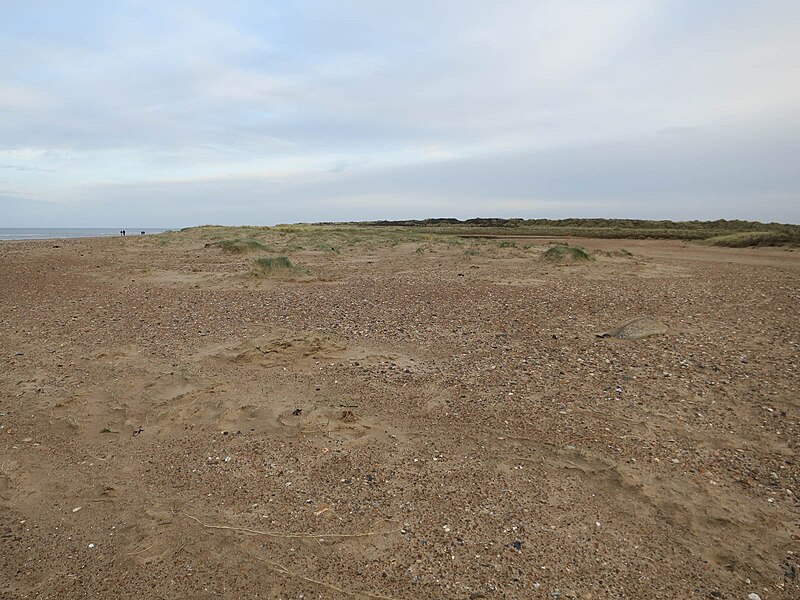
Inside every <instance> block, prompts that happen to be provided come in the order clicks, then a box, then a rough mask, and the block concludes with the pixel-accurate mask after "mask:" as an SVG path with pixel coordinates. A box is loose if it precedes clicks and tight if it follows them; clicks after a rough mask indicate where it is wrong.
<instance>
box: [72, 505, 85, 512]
mask: <svg viewBox="0 0 800 600" xmlns="http://www.w3.org/2000/svg"><path fill="white" fill-rule="evenodd" d="M82 508H83V507H82V506H76V507H75V508H73V509H72V512H74V513H76V512H78V511H79V510H80V509H82Z"/></svg>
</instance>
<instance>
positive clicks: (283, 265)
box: [253, 256, 308, 277]
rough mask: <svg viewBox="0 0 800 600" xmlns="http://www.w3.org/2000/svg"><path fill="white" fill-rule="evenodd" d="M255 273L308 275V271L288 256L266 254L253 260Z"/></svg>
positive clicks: (263, 274) (271, 275)
mask: <svg viewBox="0 0 800 600" xmlns="http://www.w3.org/2000/svg"><path fill="white" fill-rule="evenodd" d="M253 273H254V274H255V275H257V276H265V277H275V276H288V277H296V276H300V275H306V274H307V273H308V272H307V271H306V270H305V269H302V268H300V267H298V266H297V265H296V264H294V263H293V262H292V261H291V260H289V258H288V257H286V256H265V257H263V258H257V259H255V260H254V261H253Z"/></svg>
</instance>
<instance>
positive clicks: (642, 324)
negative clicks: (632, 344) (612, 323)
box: [596, 317, 667, 340]
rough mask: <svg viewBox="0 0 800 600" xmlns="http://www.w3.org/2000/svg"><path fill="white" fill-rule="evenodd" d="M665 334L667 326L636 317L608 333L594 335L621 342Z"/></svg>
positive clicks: (655, 320)
mask: <svg viewBox="0 0 800 600" xmlns="http://www.w3.org/2000/svg"><path fill="white" fill-rule="evenodd" d="M666 332H667V326H666V325H665V324H664V323H662V322H661V321H659V320H658V319H654V318H652V317H636V318H635V319H630V320H628V321H625V322H624V323H620V324H619V325H617V326H616V327H612V328H611V329H609V330H608V331H603V332H601V333H598V334H596V335H597V337H601V338H609V337H612V338H619V339H621V340H638V339H641V338H645V337H648V336H651V335H662V334H664V333H666Z"/></svg>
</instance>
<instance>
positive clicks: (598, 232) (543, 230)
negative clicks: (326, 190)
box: [339, 219, 800, 245]
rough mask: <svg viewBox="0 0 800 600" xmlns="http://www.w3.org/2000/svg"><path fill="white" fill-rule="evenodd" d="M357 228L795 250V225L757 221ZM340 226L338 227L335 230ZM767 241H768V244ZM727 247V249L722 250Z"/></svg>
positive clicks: (486, 222) (474, 222) (488, 222)
mask: <svg viewBox="0 0 800 600" xmlns="http://www.w3.org/2000/svg"><path fill="white" fill-rule="evenodd" d="M349 225H351V226H355V227H359V228H372V227H387V228H398V227H403V228H407V229H411V230H414V231H418V232H420V233H444V234H451V235H467V236H469V235H491V236H527V235H534V236H554V235H555V236H561V235H564V236H572V237H590V238H627V239H681V240H705V239H709V238H716V237H720V236H729V235H734V234H739V233H758V234H770V237H769V238H761V239H763V241H758V239H759V238H753V240H754V243H753V244H748V245H758V244H767V243H770V244H792V245H797V244H800V225H790V224H782V223H759V222H758V221H740V220H733V221H728V220H725V219H719V220H716V221H645V220H639V219H558V220H552V219H467V220H465V221H459V220H458V219H425V220H409V221H372V222H364V223H351V224H349ZM339 226H341V224H339ZM768 240H769V241H768ZM725 245H727V244H725Z"/></svg>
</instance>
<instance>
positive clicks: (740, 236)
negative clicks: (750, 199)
mask: <svg viewBox="0 0 800 600" xmlns="http://www.w3.org/2000/svg"><path fill="white" fill-rule="evenodd" d="M705 243H706V244H709V245H711V246H725V247H726V248H747V247H750V246H787V245H795V246H796V245H800V235H797V234H794V235H793V234H792V233H789V232H784V231H744V232H742V233H733V234H731V235H718V236H716V237H712V238H708V239H707V240H705Z"/></svg>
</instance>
